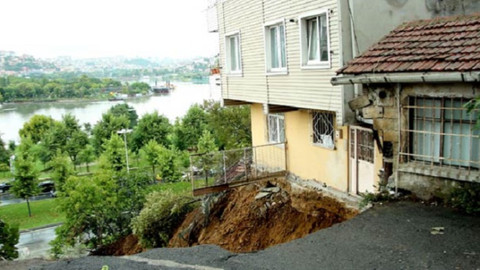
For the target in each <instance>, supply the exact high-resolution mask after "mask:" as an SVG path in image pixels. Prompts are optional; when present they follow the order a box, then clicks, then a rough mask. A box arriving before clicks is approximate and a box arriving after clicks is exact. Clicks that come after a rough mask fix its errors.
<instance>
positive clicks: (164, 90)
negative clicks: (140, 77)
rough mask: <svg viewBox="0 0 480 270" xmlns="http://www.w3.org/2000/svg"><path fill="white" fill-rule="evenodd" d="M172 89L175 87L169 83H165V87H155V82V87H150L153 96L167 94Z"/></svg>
mask: <svg viewBox="0 0 480 270" xmlns="http://www.w3.org/2000/svg"><path fill="white" fill-rule="evenodd" d="M174 89H175V85H173V84H171V83H170V81H166V82H165V85H157V83H156V82H155V86H153V87H152V91H153V93H155V94H169V93H170V91H172V90H174Z"/></svg>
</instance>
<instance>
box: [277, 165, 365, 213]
mask: <svg viewBox="0 0 480 270" xmlns="http://www.w3.org/2000/svg"><path fill="white" fill-rule="evenodd" d="M286 180H287V181H288V182H289V183H290V185H291V186H292V189H293V188H297V189H301V190H303V189H310V190H312V189H313V190H316V191H319V192H322V193H323V194H325V196H328V197H331V198H334V199H336V200H338V201H340V202H342V203H344V204H345V206H346V207H347V208H350V209H353V210H357V211H359V212H363V211H365V210H367V209H369V208H370V207H372V204H368V205H367V206H365V207H362V208H360V202H361V201H362V197H361V196H357V195H353V194H349V193H346V192H343V191H340V190H337V189H333V188H331V187H329V186H327V185H325V184H323V183H321V182H319V181H316V180H312V179H301V178H299V177H298V176H295V175H293V174H291V173H290V174H289V175H288V176H287V177H286Z"/></svg>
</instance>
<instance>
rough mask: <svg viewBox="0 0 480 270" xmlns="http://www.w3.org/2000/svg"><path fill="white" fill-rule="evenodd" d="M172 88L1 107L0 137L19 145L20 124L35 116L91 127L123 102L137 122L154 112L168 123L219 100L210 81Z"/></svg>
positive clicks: (216, 87) (215, 89)
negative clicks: (68, 117) (68, 118)
mask: <svg viewBox="0 0 480 270" xmlns="http://www.w3.org/2000/svg"><path fill="white" fill-rule="evenodd" d="M174 84H175V86H176V88H175V90H173V91H171V92H170V93H169V94H166V95H155V96H149V97H140V98H135V99H131V100H127V101H115V102H111V101H90V102H88V101H85V102H84V101H72V102H51V103H29V104H4V105H3V106H2V107H0V135H1V138H2V139H3V141H4V142H5V143H7V142H8V141H10V140H14V141H15V142H17V143H18V142H19V141H20V138H19V135H18V131H19V130H20V129H21V128H22V127H23V124H24V123H25V122H27V121H29V120H30V118H31V117H32V116H33V115H35V114H42V115H47V116H51V117H52V118H53V119H55V120H61V119H62V115H64V114H67V113H71V114H72V115H74V116H75V117H76V118H77V119H78V120H79V122H80V124H84V123H91V124H92V127H93V125H95V124H96V123H97V122H98V121H99V120H100V119H101V118H102V114H103V113H105V112H107V111H108V109H110V108H111V107H112V106H114V105H116V104H119V103H124V102H126V103H127V104H128V105H129V106H132V107H133V108H134V109H135V110H136V111H137V114H138V116H139V118H140V117H141V116H142V115H144V114H146V113H152V112H154V111H158V112H159V113H160V114H163V115H165V116H166V117H167V118H168V119H169V120H170V122H171V123H173V122H174V121H175V118H177V117H182V116H183V115H185V113H186V112H187V110H188V108H190V106H191V105H193V104H195V103H198V104H201V103H203V101H204V100H208V99H213V100H220V87H219V86H217V85H215V80H214V79H213V78H211V80H210V84H191V83H174Z"/></svg>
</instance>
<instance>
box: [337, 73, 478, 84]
mask: <svg viewBox="0 0 480 270" xmlns="http://www.w3.org/2000/svg"><path fill="white" fill-rule="evenodd" d="M479 81H480V71H467V72H460V71H454V72H415V73H413V72H395V73H363V74H357V75H349V74H346V75H340V76H336V77H333V78H332V79H331V80H330V82H331V84H332V85H346V84H379V83H382V84H383V83H449V82H450V83H451V82H479Z"/></svg>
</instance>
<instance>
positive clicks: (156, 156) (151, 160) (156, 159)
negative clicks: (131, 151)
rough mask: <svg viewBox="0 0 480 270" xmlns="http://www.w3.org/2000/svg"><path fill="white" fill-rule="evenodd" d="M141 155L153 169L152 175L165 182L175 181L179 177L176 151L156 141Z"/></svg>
mask: <svg viewBox="0 0 480 270" xmlns="http://www.w3.org/2000/svg"><path fill="white" fill-rule="evenodd" d="M141 155H142V157H143V159H144V160H145V161H146V162H147V163H148V165H150V166H151V168H152V174H153V176H154V177H156V176H157V168H159V171H158V175H159V176H160V178H161V179H163V180H175V179H176V178H178V177H179V172H178V169H177V168H178V161H177V160H176V157H175V153H174V151H172V150H170V149H168V148H166V147H165V146H163V145H161V144H158V143H157V142H156V141H154V140H150V141H149V142H148V143H147V144H146V145H145V146H144V147H143V148H142V149H141Z"/></svg>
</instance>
